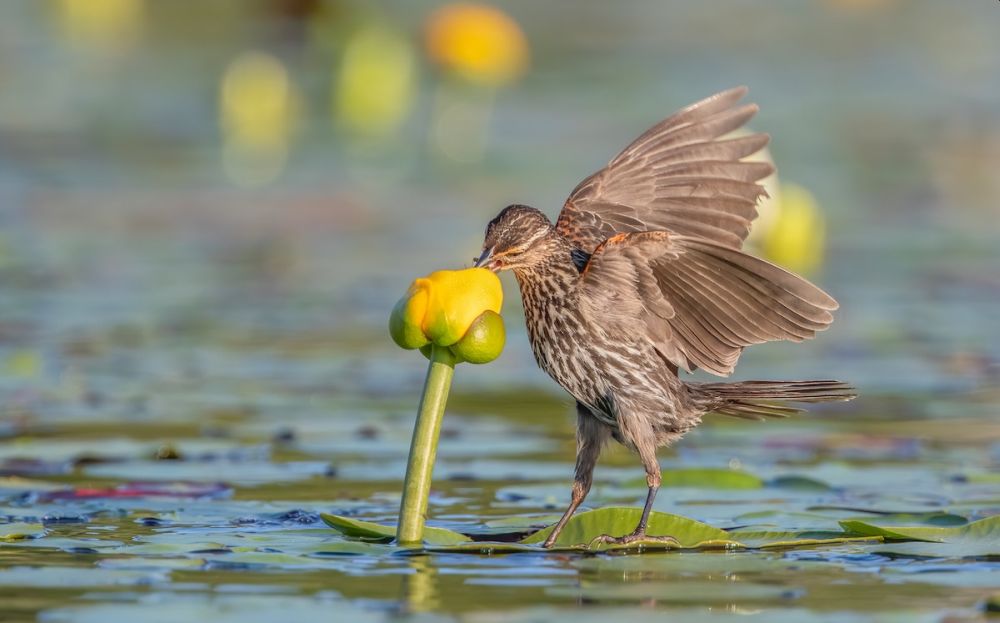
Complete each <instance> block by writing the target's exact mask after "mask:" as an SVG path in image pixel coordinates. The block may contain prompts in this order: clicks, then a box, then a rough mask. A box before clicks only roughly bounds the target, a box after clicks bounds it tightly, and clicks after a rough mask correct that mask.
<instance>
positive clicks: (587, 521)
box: [521, 506, 740, 549]
mask: <svg viewBox="0 0 1000 623" xmlns="http://www.w3.org/2000/svg"><path fill="white" fill-rule="evenodd" d="M641 515H642V509H640V508H626V507H614V506H612V507H608V508H601V509H597V510H592V511H587V512H584V513H578V514H576V515H574V516H573V518H572V519H570V520H569V523H567V524H566V527H565V528H563V531H562V533H561V534H560V535H559V538H558V540H556V545H557V546H579V545H583V546H587V545H589V544H590V543H591V542H592V541H594V539H596V538H597V537H599V536H601V535H602V534H611V535H614V536H620V535H623V534H628V533H630V532H632V530H634V529H635V526H636V524H638V523H639V517H640V516H641ZM553 528H554V526H549V527H548V528H545V529H543V530H539V531H538V532H536V533H534V534H532V535H530V536H528V537H526V538H524V539H522V540H521V543H523V544H527V545H531V544H537V543H542V542H544V541H545V539H546V538H548V536H549V534H551V533H552V530H553ZM647 532H648V533H649V534H650V535H651V536H660V535H664V536H672V537H674V538H675V539H677V541H678V544H668V543H660V542H656V541H650V542H648V543H633V544H631V546H630V547H637V546H639V545H642V546H644V547H646V548H656V549H669V548H671V547H673V548H677V547H681V548H706V549H707V548H726V547H740V544H739V543H736V542H734V541H733V540H732V538H731V537H730V536H729V533H728V532H726V531H725V530H720V529H718V528H714V527H712V526H710V525H708V524H704V523H701V522H700V521H695V520H694V519H688V518H687V517H681V516H680V515H671V514H668V513H658V512H655V511H654V512H653V513H652V514H651V515H650V516H649V525H648V528H647ZM594 545H595V547H594V548H592V549H615V546H610V547H609V546H608V545H607V544H599V543H595V544H594Z"/></svg>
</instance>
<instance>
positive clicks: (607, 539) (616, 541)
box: [587, 530, 681, 549]
mask: <svg viewBox="0 0 1000 623" xmlns="http://www.w3.org/2000/svg"><path fill="white" fill-rule="evenodd" d="M638 542H643V543H669V544H671V545H678V546H679V545H680V544H681V542H680V541H678V540H677V539H675V538H674V537H672V536H669V535H662V536H653V535H649V534H646V532H645V531H644V530H643V531H638V530H637V531H636V532H632V533H631V534H626V535H624V536H611V535H610V534H602V535H600V536H598V537H594V539H593V540H592V541H591V542H590V544H589V545H587V549H594V546H595V545H601V544H605V543H606V544H610V545H631V544H632V543H638Z"/></svg>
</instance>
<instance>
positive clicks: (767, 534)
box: [729, 530, 882, 549]
mask: <svg viewBox="0 0 1000 623" xmlns="http://www.w3.org/2000/svg"><path fill="white" fill-rule="evenodd" d="M729 536H730V538H732V539H735V540H737V541H739V542H740V543H743V544H744V545H746V546H747V547H751V548H754V549H785V548H790V547H807V546H810V545H835V544H837V543H848V542H872V541H875V542H881V541H882V537H881V536H857V535H851V534H845V533H843V532H833V531H830V530H808V531H805V532H795V531H791V530H734V531H733V532H730V533H729Z"/></svg>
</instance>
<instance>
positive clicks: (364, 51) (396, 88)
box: [333, 26, 416, 135]
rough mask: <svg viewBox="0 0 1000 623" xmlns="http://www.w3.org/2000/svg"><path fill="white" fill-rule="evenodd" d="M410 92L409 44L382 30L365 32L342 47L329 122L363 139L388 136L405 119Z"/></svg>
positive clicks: (412, 63) (412, 80)
mask: <svg viewBox="0 0 1000 623" xmlns="http://www.w3.org/2000/svg"><path fill="white" fill-rule="evenodd" d="M415 90H416V62H415V59H414V54H413V50H412V48H411V47H410V44H409V42H407V41H406V40H405V39H404V38H403V37H401V36H400V35H398V34H397V33H395V32H393V31H391V30H387V29H385V28H380V27H377V26H376V27H368V28H364V29H362V30H359V31H357V32H356V33H354V34H353V35H351V36H350V38H349V39H348V41H347V46H346V49H345V50H344V56H343V59H342V60H341V64H340V68H339V75H338V77H337V80H336V81H335V83H334V91H333V105H334V106H333V112H334V118H335V119H336V120H337V121H339V122H340V123H342V124H343V125H344V126H346V127H348V128H349V129H351V130H354V131H356V132H360V133H362V134H368V135H384V134H389V133H391V132H393V131H394V130H396V129H397V128H398V127H399V125H400V124H401V123H402V122H403V120H404V119H406V116H407V114H408V113H409V111H410V107H411V106H412V104H413V100H414V93H415Z"/></svg>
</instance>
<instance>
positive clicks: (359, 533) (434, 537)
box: [320, 513, 472, 545]
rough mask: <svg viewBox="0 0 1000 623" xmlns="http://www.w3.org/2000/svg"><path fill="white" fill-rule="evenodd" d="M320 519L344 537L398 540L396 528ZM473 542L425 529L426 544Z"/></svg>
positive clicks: (329, 517) (444, 531) (348, 519)
mask: <svg viewBox="0 0 1000 623" xmlns="http://www.w3.org/2000/svg"><path fill="white" fill-rule="evenodd" d="M320 517H321V518H322V519H323V521H324V522H325V523H326V525H328V526H330V527H331V528H333V529H334V530H336V531H338V532H340V533H341V534H343V535H344V536H349V537H354V538H359V539H373V540H378V541H381V542H389V541H391V540H393V539H394V538H396V527H395V526H385V525H382V524H378V523H374V522H371V521H362V520H360V519H353V518H351V517H341V516H340V515H331V514H328V513H320ZM471 540H472V539H470V538H469V537H467V536H465V535H464V534H461V533H458V532H454V531H452V530H447V529H445V528H435V527H433V526H425V527H424V542H425V543H428V544H430V545H455V544H457V543H466V542H468V541H471Z"/></svg>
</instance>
